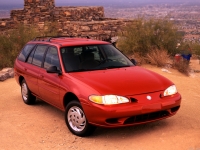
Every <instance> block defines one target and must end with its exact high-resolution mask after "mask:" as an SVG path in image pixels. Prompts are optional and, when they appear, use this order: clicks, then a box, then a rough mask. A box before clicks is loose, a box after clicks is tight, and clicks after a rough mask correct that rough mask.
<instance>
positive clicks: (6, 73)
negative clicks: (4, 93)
mask: <svg viewBox="0 0 200 150" xmlns="http://www.w3.org/2000/svg"><path fill="white" fill-rule="evenodd" d="M13 77H14V69H13V68H4V69H3V70H1V71H0V81H5V80H6V79H8V78H13Z"/></svg>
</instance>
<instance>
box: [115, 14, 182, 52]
mask: <svg viewBox="0 0 200 150" xmlns="http://www.w3.org/2000/svg"><path fill="white" fill-rule="evenodd" d="M119 37H120V38H119V41H118V43H117V47H118V48H119V49H121V50H122V51H124V52H125V53H126V54H131V53H139V54H140V56H146V54H147V53H149V51H151V50H152V49H158V50H162V49H165V50H167V52H168V54H170V55H173V56H174V55H175V54H176V53H177V49H176V47H177V43H179V42H181V41H182V38H183V35H182V34H180V33H179V32H178V31H177V29H176V28H175V26H174V24H173V23H172V22H170V21H168V20H165V19H164V20H161V19H158V20H155V19H150V20H144V19H142V18H139V19H136V20H133V21H132V22H131V23H130V24H128V25H127V26H126V27H125V28H124V30H123V31H122V32H121V33H119Z"/></svg>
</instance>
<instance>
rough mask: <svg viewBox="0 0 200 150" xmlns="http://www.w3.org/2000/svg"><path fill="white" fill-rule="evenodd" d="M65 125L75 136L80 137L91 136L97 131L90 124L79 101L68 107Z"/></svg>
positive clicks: (70, 103) (71, 103)
mask: <svg viewBox="0 0 200 150" xmlns="http://www.w3.org/2000/svg"><path fill="white" fill-rule="evenodd" d="M65 123H66V125H67V127H68V128H69V130H70V131H71V132H72V133H73V134H74V135H77V136H80V137H84V136H89V135H91V134H92V133H93V132H94V130H95V129H96V127H95V126H93V125H91V124H89V123H88V121H87V118H86V116H85V114H84V111H83V109H82V106H81V104H80V103H79V102H78V101H71V102H69V104H68V105H67V107H66V109H65Z"/></svg>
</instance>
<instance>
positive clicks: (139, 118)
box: [124, 111, 170, 124]
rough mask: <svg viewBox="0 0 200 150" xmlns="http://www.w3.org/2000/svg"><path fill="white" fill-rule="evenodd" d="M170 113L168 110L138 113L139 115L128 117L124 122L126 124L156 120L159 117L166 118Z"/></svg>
mask: <svg viewBox="0 0 200 150" xmlns="http://www.w3.org/2000/svg"><path fill="white" fill-rule="evenodd" d="M169 115H170V113H169V112H168V111H159V112H154V113H149V114H143V115H137V116H133V117H130V118H128V119H127V120H126V121H125V122H124V124H133V123H141V122H146V121H151V120H156V119H159V118H164V117H167V116H169Z"/></svg>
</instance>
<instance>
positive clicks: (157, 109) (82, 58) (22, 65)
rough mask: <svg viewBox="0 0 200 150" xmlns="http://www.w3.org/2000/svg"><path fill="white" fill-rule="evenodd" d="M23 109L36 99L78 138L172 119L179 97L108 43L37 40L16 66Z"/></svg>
mask: <svg viewBox="0 0 200 150" xmlns="http://www.w3.org/2000/svg"><path fill="white" fill-rule="evenodd" d="M14 68H15V79H16V81H17V82H18V83H19V85H20V86H21V94H22V99H23V101H24V103H26V104H28V105H30V104H34V103H35V101H36V98H39V99H41V100H44V101H45V102H47V103H49V104H51V105H53V106H55V107H57V108H58V109H60V110H63V111H65V122H66V125H67V126H68V128H69V130H70V131H71V132H72V133H73V134H75V135H77V136H87V135H90V134H91V133H92V132H93V131H94V130H95V127H96V126H99V127H109V128H112V127H123V126H132V125H136V124H143V123H148V122H152V121H157V120H161V119H165V118H167V117H170V116H173V115H174V114H176V112H177V111H178V110H179V108H180V103H181V95H180V94H179V93H178V92H177V89H176V86H175V85H174V83H172V82H171V81H169V80H168V79H166V78H165V77H163V76H161V75H159V74H156V73H154V72H152V71H149V70H146V69H144V68H141V67H138V66H135V65H134V63H133V61H130V60H129V59H128V58H127V57H126V56H124V55H123V54H122V53H121V52H120V51H119V50H117V49H116V48H115V47H114V46H113V45H112V44H111V43H108V42H105V41H98V40H92V39H86V38H69V37H49V38H47V37H46V38H45V37H43V38H41V37H37V38H35V39H34V40H33V41H30V42H28V43H27V44H26V45H25V47H24V48H23V49H22V51H21V53H20V54H19V56H18V57H17V59H16V61H15V65H14Z"/></svg>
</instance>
